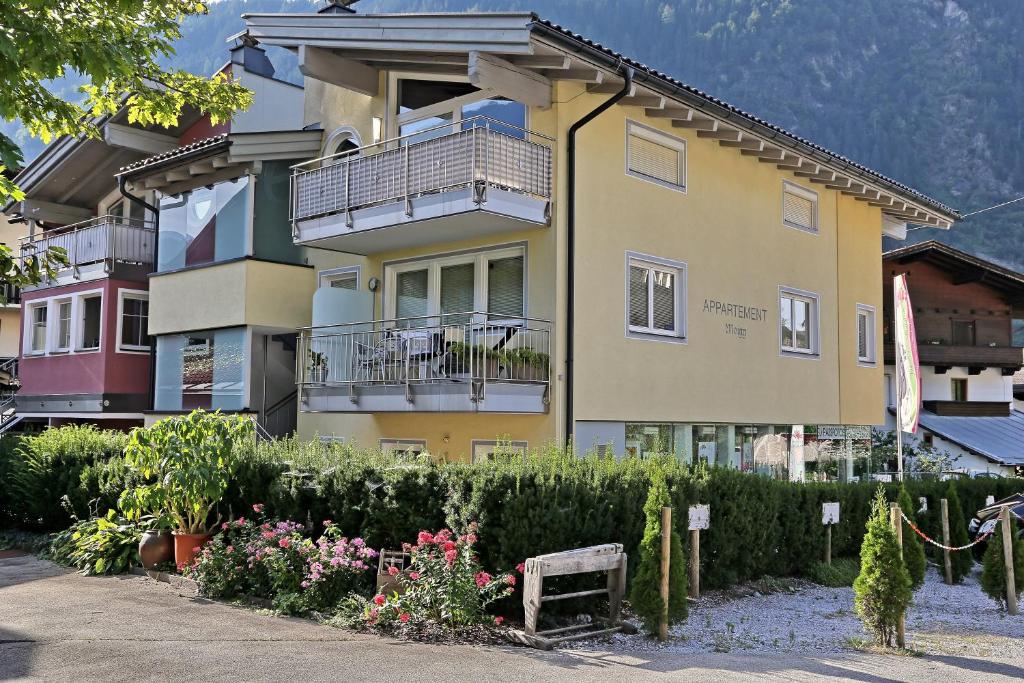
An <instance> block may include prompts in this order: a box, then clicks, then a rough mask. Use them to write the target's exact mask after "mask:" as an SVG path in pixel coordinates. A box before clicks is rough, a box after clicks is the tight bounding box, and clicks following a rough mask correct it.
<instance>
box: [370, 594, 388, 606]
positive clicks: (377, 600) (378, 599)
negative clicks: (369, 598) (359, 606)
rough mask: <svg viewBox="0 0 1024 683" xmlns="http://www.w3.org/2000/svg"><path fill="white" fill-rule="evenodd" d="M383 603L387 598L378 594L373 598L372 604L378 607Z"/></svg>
mask: <svg viewBox="0 0 1024 683" xmlns="http://www.w3.org/2000/svg"><path fill="white" fill-rule="evenodd" d="M385 602H387V598H385V597H384V596H383V595H381V594H380V593H378V594H377V595H374V596H373V604H375V605H378V606H380V605H383V604H384V603H385Z"/></svg>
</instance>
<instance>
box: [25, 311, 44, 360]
mask: <svg viewBox="0 0 1024 683" xmlns="http://www.w3.org/2000/svg"><path fill="white" fill-rule="evenodd" d="M29 310H30V311H31V314H30V316H29V330H28V338H29V345H28V348H29V350H30V351H31V352H32V353H44V352H45V351H46V315H47V311H46V302H45V301H44V302H43V303H41V304H36V305H32V306H30V307H29Z"/></svg>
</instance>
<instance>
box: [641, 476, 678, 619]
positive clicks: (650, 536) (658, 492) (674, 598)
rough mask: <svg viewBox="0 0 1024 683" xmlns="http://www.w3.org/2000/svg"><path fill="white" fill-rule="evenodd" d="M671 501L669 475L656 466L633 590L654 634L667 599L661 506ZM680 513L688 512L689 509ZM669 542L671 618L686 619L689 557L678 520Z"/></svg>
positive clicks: (645, 514)
mask: <svg viewBox="0 0 1024 683" xmlns="http://www.w3.org/2000/svg"><path fill="white" fill-rule="evenodd" d="M669 505H671V498H670V496H669V491H668V484H667V483H666V481H665V475H664V473H662V472H661V471H660V470H655V471H654V472H653V473H652V476H651V488H650V490H649V491H648V492H647V502H646V503H644V517H645V519H646V523H645V525H644V536H643V539H642V540H641V541H640V548H639V553H640V558H639V559H640V566H639V567H638V568H637V570H636V575H635V576H634V577H633V584H632V586H631V587H630V591H629V604H630V606H632V608H633V611H634V612H636V613H637V615H638V616H639V617H640V619H641V620H642V621H643V622H644V628H646V629H647V631H648V632H650V633H651V634H656V633H657V632H658V623H659V622H660V620H661V613H662V610H663V609H664V607H665V601H664V600H662V598H661V509H662V508H663V507H668V506H669ZM676 514H685V511H683V512H682V513H680V512H677V513H676ZM669 544H670V551H669V572H668V575H669V579H668V584H669V593H668V621H669V624H673V623H676V622H679V621H682V620H684V619H686V591H687V587H686V586H687V579H686V559H685V556H684V554H683V544H682V541H681V540H680V538H679V532H678V531H677V530H676V524H675V523H674V521H673V524H672V532H671V536H670V539H669Z"/></svg>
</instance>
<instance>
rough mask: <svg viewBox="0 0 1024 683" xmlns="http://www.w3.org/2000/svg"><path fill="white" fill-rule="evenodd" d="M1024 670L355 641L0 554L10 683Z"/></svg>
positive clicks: (0, 675) (137, 580) (149, 586)
mask: <svg viewBox="0 0 1024 683" xmlns="http://www.w3.org/2000/svg"><path fill="white" fill-rule="evenodd" d="M1022 667H1024V663H1021V662H1011V661H999V660H983V659H972V658H967V657H927V658H925V657H893V656H879V655H860V654H857V655H843V656H829V657H823V656H815V657H799V656H794V655H791V654H790V655H785V656H776V655H772V656H764V655H758V656H744V655H736V654H731V653H730V654H706V655H697V656H694V655H670V654H668V653H665V652H659V651H658V650H657V649H655V650H652V651H651V652H649V653H642V654H637V653H629V654H624V653H612V652H602V651H598V650H587V651H572V652H538V651H534V650H529V649H524V648H512V647H508V648H483V647H470V646H436V645H421V644H414V643H405V642H398V641H393V640H388V639H382V638H377V637H373V636H366V635H358V634H352V633H349V632H346V631H342V630H336V629H332V628H329V627H326V626H320V625H318V624H315V623H313V622H310V621H306V620H302V619H288V618H281V617H274V616H268V615H265V614H261V613H258V612H255V611H252V610H248V609H243V608H236V607H231V606H229V605H224V604H220V603H215V602H210V601H208V600H203V599H200V598H195V597H189V596H186V595H181V594H180V593H179V591H178V590H176V589H174V588H172V587H170V586H168V585H165V584H159V583H156V582H154V581H151V580H149V579H144V578H141V577H135V576H130V577H83V576H79V575H77V574H73V573H68V572H66V571H65V570H62V569H60V568H58V567H55V566H54V565H52V564H50V563H47V562H42V561H40V560H37V559H35V558H33V557H28V556H22V557H14V558H7V559H0V680H11V679H15V680H19V679H41V678H46V679H56V680H75V681H88V680H104V681H127V680H131V681H143V680H175V681H183V680H211V679H227V680H268V681H282V680H290V681H303V682H305V681H321V680H322V681H331V680H344V681H364V680H365V681H371V680H372V681H402V682H405V681H428V680H429V681H452V680H470V681H501V682H502V683H508V682H510V681H531V682H535V681H539V680H572V681H573V682H574V683H576V682H580V683H584V682H587V681H617V680H623V681H626V680H628V681H636V680H673V681H679V680H690V679H693V680H698V679H700V680H713V681H739V680H773V681H774V680H788V681H808V680H819V679H824V678H831V679H836V678H839V679H846V680H853V681H862V682H869V683H874V682H882V681H894V680H898V681H903V680H917V681H920V680H929V679H930V680H941V681H943V683H949V682H952V681H980V680H1019V679H1021V678H1024V668H1022Z"/></svg>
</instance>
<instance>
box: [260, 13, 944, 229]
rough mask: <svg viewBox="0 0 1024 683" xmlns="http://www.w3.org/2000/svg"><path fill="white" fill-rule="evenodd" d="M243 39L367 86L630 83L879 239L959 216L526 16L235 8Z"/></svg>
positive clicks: (675, 119) (545, 88) (526, 96)
mask: <svg viewBox="0 0 1024 683" xmlns="http://www.w3.org/2000/svg"><path fill="white" fill-rule="evenodd" d="M243 18H244V19H245V21H246V31H245V32H244V33H245V34H247V35H248V36H249V37H250V38H252V39H255V40H256V41H258V42H260V43H264V44H267V45H276V46H281V47H285V48H290V49H292V50H294V51H296V52H297V53H298V54H299V60H300V69H301V70H302V72H303V74H304V75H306V76H308V77H311V78H315V79H318V80H322V81H325V82H328V83H333V84H335V85H339V86H342V87H346V88H349V89H352V90H355V91H357V92H362V93H364V94H371V95H374V94H377V90H378V88H379V83H380V78H379V74H380V72H381V71H403V72H414V73H415V72H424V73H430V74H438V75H445V74H450V75H458V76H463V77H466V76H468V77H469V80H470V82H472V83H473V84H474V85H476V86H477V87H479V88H481V89H493V90H495V91H496V92H500V93H501V94H505V95H510V96H513V97H515V98H516V99H518V100H520V101H523V102H526V103H528V104H531V105H534V106H542V107H543V106H548V105H549V104H550V102H551V94H550V93H551V82H552V81H556V80H572V81H580V82H583V83H585V84H586V87H587V89H588V90H589V91H590V92H594V93H613V92H617V91H619V90H620V89H621V88H622V83H623V81H622V76H621V73H622V69H623V67H625V66H629V67H631V68H633V69H634V86H633V89H632V91H631V92H630V93H629V96H628V97H626V98H625V99H623V100H621V104H623V105H627V106H630V105H631V106H640V107H643V108H644V110H645V112H646V114H647V116H651V117H657V118H663V119H667V120H669V121H671V122H672V125H673V126H675V127H679V128H690V129H693V130H695V131H696V134H697V135H698V136H699V137H703V138H709V139H713V140H717V141H718V143H719V144H720V145H722V146H723V147H731V148H733V149H735V150H736V151H738V152H739V153H740V154H743V155H745V156H751V157H754V158H756V159H757V160H758V161H760V162H763V163H768V164H774V165H776V166H777V167H778V168H780V169H783V170H786V171H791V172H793V173H794V174H795V175H797V176H799V177H802V178H805V179H806V180H807V181H808V182H811V183H817V184H821V185H823V186H824V187H826V188H829V189H834V190H838V191H840V192H842V193H843V194H846V195H849V196H852V197H854V198H856V199H858V200H860V201H864V202H867V203H869V204H871V205H872V206H875V207H878V208H879V209H880V210H881V213H882V214H883V216H885V217H886V224H885V225H884V226H883V227H882V230H883V232H884V233H885V234H886V235H889V236H893V237H901V236H903V235H905V230H906V225H907V224H908V223H914V224H919V225H924V226H930V227H936V228H942V229H949V228H950V227H951V226H952V224H953V222H954V221H955V220H957V219H959V217H960V215H959V213H957V212H956V211H955V210H954V209H952V208H950V207H948V206H945V205H944V204H942V203H940V202H938V201H936V200H934V199H932V198H930V197H927V196H926V195H923V194H921V193H920V192H917V191H916V190H913V189H912V188H910V187H907V186H906V185H903V184H901V183H899V182H897V181H895V180H893V179H891V178H888V177H886V176H884V175H882V174H880V173H878V172H876V171H873V170H872V169H869V168H867V167H865V166H862V165H860V164H857V163H856V162H854V161H852V160H850V159H847V158H845V157H843V156H841V155H839V154H836V153H834V152H831V151H829V150H827V149H825V148H824V147H821V146H819V145H815V144H814V143H812V142H810V141H808V140H805V139H803V138H800V137H798V136H796V135H794V134H792V133H789V132H788V131H786V130H784V129H782V128H779V127H778V126H775V125H773V124H770V123H768V122H766V121H763V120H761V119H759V118H757V117H756V116H753V115H751V114H749V113H747V112H744V111H742V110H740V109H738V108H736V107H733V106H732V105H729V104H728V103H726V102H723V101H722V100H718V99H717V98H714V97H711V96H710V95H707V94H705V93H703V92H701V91H699V90H697V89H695V88H692V87H690V86H687V85H686V84H684V83H681V82H679V81H677V80H675V79H673V78H671V77H670V76H667V75H666V74H663V73H661V72H658V71H656V70H653V69H651V68H649V67H647V66H645V65H643V64H640V63H638V62H634V61H632V60H630V59H628V58H627V57H624V56H623V55H620V54H618V53H615V52H613V51H611V50H609V49H607V48H604V47H602V46H600V45H598V44H596V43H594V42H592V41H589V40H587V39H586V38H583V37H582V36H579V35H576V34H573V33H570V32H569V31H566V30H565V29H563V28H561V27H559V26H556V25H554V24H551V23H549V22H546V21H543V20H541V19H539V18H538V17H537V16H536V15H534V14H529V13H458V14H455V13H425V14H350V13H338V14H313V13H303V14H256V13H247V14H243Z"/></svg>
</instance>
